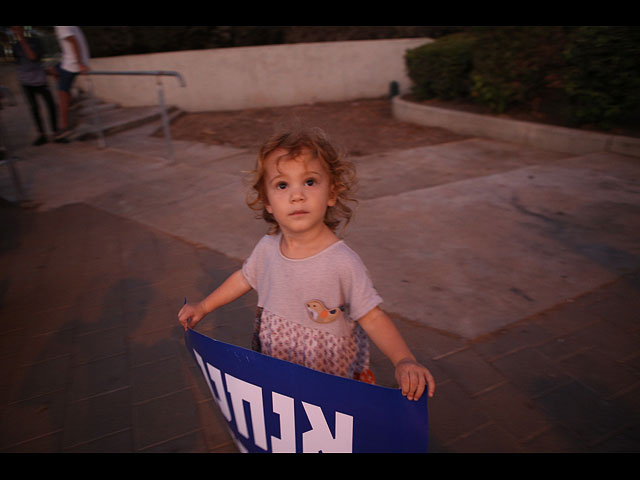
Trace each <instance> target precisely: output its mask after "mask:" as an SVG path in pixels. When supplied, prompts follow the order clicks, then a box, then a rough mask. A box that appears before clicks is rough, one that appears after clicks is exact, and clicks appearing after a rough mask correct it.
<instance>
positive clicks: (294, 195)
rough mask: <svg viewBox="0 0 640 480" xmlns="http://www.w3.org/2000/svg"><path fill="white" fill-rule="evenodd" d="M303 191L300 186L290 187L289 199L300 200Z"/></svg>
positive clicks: (302, 197) (302, 196)
mask: <svg viewBox="0 0 640 480" xmlns="http://www.w3.org/2000/svg"><path fill="white" fill-rule="evenodd" d="M304 198H305V197H304V191H303V189H302V188H293V189H291V201H292V202H296V201H300V200H304Z"/></svg>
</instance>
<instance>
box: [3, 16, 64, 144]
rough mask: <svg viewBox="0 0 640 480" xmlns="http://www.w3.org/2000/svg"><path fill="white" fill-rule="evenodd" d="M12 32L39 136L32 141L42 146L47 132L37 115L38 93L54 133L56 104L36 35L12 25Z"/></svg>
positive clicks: (17, 60)
mask: <svg viewBox="0 0 640 480" xmlns="http://www.w3.org/2000/svg"><path fill="white" fill-rule="evenodd" d="M11 31H12V33H13V36H14V38H15V43H13V44H12V49H13V56H14V58H15V61H16V63H17V64H18V81H19V82H20V85H21V86H22V90H23V91H24V94H25V96H26V97H27V101H28V102H29V107H30V108H31V115H32V117H33V120H34V122H35V124H36V128H37V129H38V132H39V136H38V138H37V139H36V140H35V142H33V144H34V145H42V144H43V143H46V142H47V135H46V130H45V127H44V122H43V121H42V118H41V116H40V108H39V106H38V100H37V96H40V97H42V99H43V100H44V102H45V105H46V106H47V111H48V112H49V122H50V126H51V131H52V132H53V133H56V132H57V131H58V126H57V113H56V105H55V102H54V100H53V95H52V94H51V91H50V90H49V86H48V85H47V73H46V71H45V68H44V66H43V64H42V55H43V52H44V48H43V44H42V41H41V40H40V38H38V37H37V36H33V35H32V36H29V37H26V36H25V34H24V27H22V26H12V27H11Z"/></svg>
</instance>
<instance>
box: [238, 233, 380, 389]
mask: <svg viewBox="0 0 640 480" xmlns="http://www.w3.org/2000/svg"><path fill="white" fill-rule="evenodd" d="M280 240H281V235H265V236H264V237H263V238H262V239H261V240H260V241H259V242H258V244H257V245H256V247H255V248H254V250H253V252H252V253H251V255H250V256H249V258H248V259H247V260H246V261H245V263H244V265H243V267H242V272H243V274H244V276H245V278H246V279H247V281H248V282H249V284H250V285H251V287H252V288H254V289H255V290H256V291H257V292H258V307H260V308H261V309H262V314H261V318H260V329H259V340H260V351H261V352H262V353H264V354H266V355H270V356H272V357H276V358H279V359H281V360H286V361H289V362H293V363H297V364H299V365H303V366H305V367H309V368H313V369H314V370H319V371H321V372H325V373H330V374H333V375H339V376H342V377H348V378H356V377H357V376H358V374H360V373H361V372H363V371H365V370H367V369H368V367H369V340H368V337H367V336H366V334H365V332H364V330H363V329H362V327H360V325H359V324H358V323H357V320H359V319H360V318H362V317H363V316H364V315H365V314H367V313H368V312H369V311H371V310H372V309H373V308H375V307H376V306H378V305H379V304H380V303H382V299H381V298H380V296H379V295H378V293H377V292H376V290H375V289H374V287H373V284H372V282H371V278H370V277H369V273H368V272H367V269H366V267H365V266H364V264H363V263H362V260H361V259H360V257H359V256H358V254H356V253H355V252H354V251H353V250H351V248H349V247H348V246H347V245H346V244H345V243H344V241H342V240H340V241H338V242H336V243H334V244H332V245H331V246H329V247H328V248H326V249H325V250H323V251H322V252H320V253H318V254H316V255H313V256H311V257H308V258H304V259H299V260H298V259H296V260H293V259H290V258H286V257H285V256H284V255H282V252H281V250H280Z"/></svg>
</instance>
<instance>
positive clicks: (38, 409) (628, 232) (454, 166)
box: [0, 105, 640, 452]
mask: <svg viewBox="0 0 640 480" xmlns="http://www.w3.org/2000/svg"><path fill="white" fill-rule="evenodd" d="M12 108H14V109H15V113H14V114H13V116H12V123H11V126H10V130H11V132H13V136H12V138H11V142H13V143H11V142H10V143H11V144H10V147H11V148H12V149H13V151H14V152H15V153H16V154H17V155H19V157H20V161H19V162H18V167H19V169H20V173H21V175H22V178H23V181H24V185H25V187H26V189H27V191H28V193H29V197H30V199H31V200H32V201H33V202H34V203H35V204H37V205H38V206H37V208H31V209H25V208H16V207H14V206H11V205H9V204H7V203H4V204H3V205H2V207H1V208H0V224H1V225H2V235H1V236H0V242H1V243H0V262H1V264H2V269H1V270H0V332H1V333H2V335H1V336H0V338H1V339H2V340H1V341H2V349H1V351H0V355H1V356H2V376H1V378H2V389H1V390H0V391H1V398H0V402H1V403H0V408H1V415H2V416H1V420H0V432H1V435H0V439H1V440H0V451H4V452H32V451H36V452H86V451H99V452H151V451H155V452H233V451H235V448H234V446H233V444H232V442H231V440H230V438H229V436H228V434H227V432H226V429H225V427H224V422H223V421H222V420H221V417H220V416H219V415H218V414H217V411H216V409H215V407H214V404H213V401H212V400H211V399H210V395H209V393H208V391H207V389H206V386H205V385H204V384H203V382H202V380H201V377H200V373H199V372H198V371H197V370H196V367H195V365H194V364H193V362H192V360H191V359H190V358H189V357H188V356H187V352H186V349H185V348H184V344H183V339H182V332H181V330H180V328H179V327H178V326H177V322H176V320H175V318H176V312H177V310H178V309H179V308H180V306H181V304H182V301H183V299H184V297H185V296H187V297H188V298H193V299H196V298H200V297H201V296H203V295H204V294H206V293H208V292H209V291H210V290H211V289H212V288H214V287H215V286H216V285H217V284H218V283H219V282H220V281H221V280H222V279H223V278H225V276H226V275H228V274H229V273H230V272H231V271H232V270H233V269H235V268H237V267H238V266H239V265H240V263H241V259H242V258H244V256H245V255H246V254H247V253H248V252H249V251H250V249H251V247H252V246H253V244H254V243H255V241H256V240H257V239H258V238H259V237H260V235H261V234H262V233H263V231H264V229H263V226H262V225H261V224H260V223H259V222H256V221H255V220H254V219H253V215H252V213H251V212H250V211H249V210H248V209H247V208H246V207H245V206H244V203H243V192H244V186H243V183H242V175H241V171H242V170H245V169H247V168H248V167H250V166H251V164H252V161H253V153H252V152H248V151H243V150H237V149H233V148H228V147H221V146H204V145H199V144H189V143H185V142H174V150H175V158H176V160H175V162H173V163H172V162H169V161H168V160H167V159H166V158H164V155H165V150H164V142H163V140H162V139H154V138H151V137H149V135H148V133H149V128H148V127H141V128H138V129H136V130H131V131H127V132H123V133H120V134H118V135H117V136H114V137H109V138H108V139H107V142H108V145H107V148H106V149H101V148H98V145H97V143H96V142H93V141H85V142H76V143H72V144H67V145H58V144H48V145H45V146H41V147H31V146H28V144H29V141H30V139H31V136H32V132H30V130H29V129H30V119H29V118H28V113H27V112H26V111H25V110H24V105H18V106H17V107H12ZM3 121H5V122H6V121H7V119H6V117H5V118H3ZM357 162H358V167H359V172H360V176H361V178H362V180H363V187H362V189H361V192H360V194H361V198H362V202H361V204H360V208H359V211H358V217H357V221H356V222H355V223H354V225H353V226H352V227H350V229H349V230H348V236H347V241H348V242H349V243H350V244H351V245H352V246H353V247H354V248H355V249H356V250H358V251H359V252H360V253H361V255H362V257H363V259H364V260H365V263H367V265H368V267H369V269H370V271H371V274H372V276H373V277H374V281H375V282H376V285H377V286H378V289H379V290H380V291H381V294H382V296H383V297H384V298H385V308H386V310H387V311H389V312H390V313H391V314H392V316H393V318H394V319H395V320H396V322H397V323H398V325H399V327H400V329H401V330H402V331H403V333H404V334H405V336H406V338H407V340H408V341H409V343H410V345H411V347H412V348H413V349H414V351H415V353H416V355H417V356H418V357H419V358H420V360H422V361H423V362H424V363H425V364H427V365H428V366H429V367H430V368H431V369H432V372H433V373H434V375H435V377H436V380H437V383H438V387H437V393H436V396H435V398H434V399H433V400H431V401H430V425H431V429H430V434H431V447H432V451H434V452H609V451H626V452H634V451H638V450H639V449H640V437H639V434H638V427H639V426H640V341H639V337H638V335H639V333H640V332H639V320H640V318H639V315H638V312H640V295H638V291H639V289H640V275H639V273H638V272H639V271H640V242H639V240H638V236H637V232H638V231H640V165H639V164H638V159H635V158H630V157H623V156H620V155H612V154H592V155H587V156H583V157H570V156H568V155H565V154H557V153H553V152H548V151H544V150H537V149H531V148H526V149H525V148H520V147H517V146H515V145H511V144H507V143H502V142H495V141H490V140H485V139H478V138H470V139H467V140H464V141H461V142H455V143H451V144H445V145H436V146H432V147H427V148H422V149H414V150H411V151H401V152H390V153H386V154H381V155H374V156H370V157H366V158H359V159H358V160H357ZM9 180H10V177H9V176H8V174H7V172H6V171H4V170H3V171H1V172H0V196H2V197H4V198H8V199H11V198H12V195H13V191H12V188H11V183H10V181H9ZM391 245H393V248H392V247H391ZM254 304H255V298H254V296H253V295H251V294H250V295H249V296H247V298H244V299H242V300H240V301H238V302H236V303H234V304H233V305H230V306H228V307H226V308H224V309H222V310H221V311H219V312H216V313H215V314H214V315H212V318H211V319H209V320H208V321H206V322H203V324H201V325H202V327H201V328H200V327H199V330H200V331H202V332H203V333H205V334H210V335H212V336H215V337H216V338H219V339H221V340H223V341H226V342H229V343H234V344H237V345H241V346H248V342H249V338H250V330H251V322H252V318H253V311H254V308H253V305H254ZM373 363H374V370H375V371H376V374H377V377H378V379H379V380H380V383H382V384H384V385H389V386H391V385H392V372H391V369H390V368H389V365H388V364H387V362H386V360H384V359H383V358H382V357H381V355H380V354H379V353H378V352H374V359H373Z"/></svg>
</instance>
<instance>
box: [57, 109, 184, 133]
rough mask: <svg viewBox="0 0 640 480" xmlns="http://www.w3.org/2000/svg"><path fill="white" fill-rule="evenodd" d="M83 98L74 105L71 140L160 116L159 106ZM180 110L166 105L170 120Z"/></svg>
mask: <svg viewBox="0 0 640 480" xmlns="http://www.w3.org/2000/svg"><path fill="white" fill-rule="evenodd" d="M91 103H92V102H91V101H90V100H89V101H87V100H83V104H82V105H80V106H78V107H76V109H75V110H74V115H75V125H76V126H75V128H74V132H73V134H72V135H71V136H70V137H69V139H70V140H72V141H77V140H88V139H92V138H98V136H99V134H100V133H99V132H100V130H102V133H103V135H105V136H109V135H113V134H115V133H119V132H122V131H125V130H129V129H132V128H136V127H139V126H141V125H144V124H147V123H151V122H155V121H158V120H160V119H161V118H162V111H161V109H160V107H159V106H157V105H154V106H149V107H120V106H118V105H115V104H111V103H96V104H94V105H91ZM180 114H182V112H181V111H180V110H179V109H177V108H176V107H175V106H168V107H167V115H169V118H170V120H171V119H172V118H175V117H176V116H177V115H180Z"/></svg>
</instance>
